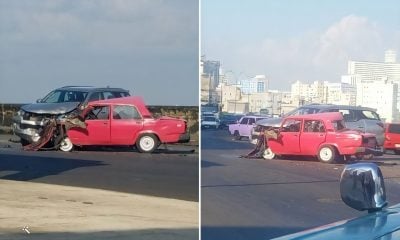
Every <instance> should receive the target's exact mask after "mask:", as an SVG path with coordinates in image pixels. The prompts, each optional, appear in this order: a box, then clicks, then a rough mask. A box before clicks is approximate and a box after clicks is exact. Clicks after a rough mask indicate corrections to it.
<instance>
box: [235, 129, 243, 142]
mask: <svg viewBox="0 0 400 240" xmlns="http://www.w3.org/2000/svg"><path fill="white" fill-rule="evenodd" d="M233 137H234V138H235V140H240V139H241V138H242V137H241V136H240V134H239V131H237V130H236V131H235V132H234V133H233Z"/></svg>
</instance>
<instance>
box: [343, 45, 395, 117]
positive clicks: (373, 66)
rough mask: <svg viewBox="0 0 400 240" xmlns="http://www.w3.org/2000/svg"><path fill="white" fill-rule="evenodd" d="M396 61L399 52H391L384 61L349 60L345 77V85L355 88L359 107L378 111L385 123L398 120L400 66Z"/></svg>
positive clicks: (387, 53)
mask: <svg viewBox="0 0 400 240" xmlns="http://www.w3.org/2000/svg"><path fill="white" fill-rule="evenodd" d="M396 61H397V59H396V52H395V51H394V50H388V51H386V52H385V59H384V61H383V62H368V61H349V62H348V75H345V76H342V82H344V83H349V84H351V85H354V86H356V89H357V96H356V104H357V105H362V106H365V107H372V108H376V109H377V110H378V113H380V114H381V115H382V117H383V118H385V119H386V121H395V120H398V117H399V114H398V109H400V95H398V94H399V91H398V89H397V88H398V86H399V84H400V63H397V62H396ZM393 94H396V96H393ZM391 101H394V102H391Z"/></svg>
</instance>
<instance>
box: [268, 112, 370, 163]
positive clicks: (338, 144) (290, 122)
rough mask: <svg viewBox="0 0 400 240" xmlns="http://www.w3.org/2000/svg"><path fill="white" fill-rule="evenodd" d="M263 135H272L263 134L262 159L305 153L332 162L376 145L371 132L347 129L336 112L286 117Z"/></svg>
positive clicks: (368, 150)
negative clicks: (274, 130)
mask: <svg viewBox="0 0 400 240" xmlns="http://www.w3.org/2000/svg"><path fill="white" fill-rule="evenodd" d="M270 131H273V130H270ZM266 135H269V136H272V137H268V136H267V137H266V142H265V148H266V149H265V152H264V155H263V157H264V158H265V159H272V158H274V157H275V156H276V155H307V156H316V157H318V159H319V160H320V161H321V162H325V163H332V162H337V161H341V160H348V159H350V157H351V156H356V157H357V158H362V157H363V156H364V155H365V154H371V153H372V152H373V151H375V148H376V146H377V141H376V138H375V135H374V134H371V133H362V132H360V131H355V130H349V129H347V128H346V125H345V122H344V120H343V116H342V114H341V113H339V112H332V113H319V114H309V115H300V116H291V117H287V118H285V119H284V120H283V122H282V125H281V127H280V128H279V131H278V132H277V133H275V134H271V133H270V134H267V133H266Z"/></svg>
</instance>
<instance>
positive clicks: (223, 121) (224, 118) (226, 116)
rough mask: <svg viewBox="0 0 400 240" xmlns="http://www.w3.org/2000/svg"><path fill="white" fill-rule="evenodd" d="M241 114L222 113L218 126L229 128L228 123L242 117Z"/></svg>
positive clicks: (233, 122) (232, 122)
mask: <svg viewBox="0 0 400 240" xmlns="http://www.w3.org/2000/svg"><path fill="white" fill-rule="evenodd" d="M242 117H243V115H236V114H224V115H222V117H221V119H220V125H219V128H221V129H225V128H227V129H229V125H230V124H235V123H237V122H238V121H239V120H240V118H242Z"/></svg>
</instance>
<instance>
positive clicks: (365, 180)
mask: <svg viewBox="0 0 400 240" xmlns="http://www.w3.org/2000/svg"><path fill="white" fill-rule="evenodd" d="M340 195H341V197H342V200H343V202H344V203H346V204H347V205H348V206H349V207H351V208H354V209H357V210H359V211H363V210H368V212H374V211H378V210H380V209H382V208H383V207H385V206H386V205H387V201H386V190H385V182H384V180H383V176H382V172H381V170H380V168H379V167H378V166H377V165H376V164H374V163H356V164H351V165H347V166H346V167H345V168H344V170H343V172H342V175H341V177H340Z"/></svg>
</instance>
